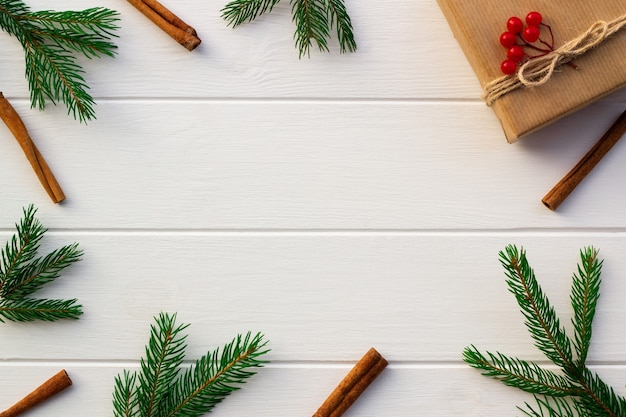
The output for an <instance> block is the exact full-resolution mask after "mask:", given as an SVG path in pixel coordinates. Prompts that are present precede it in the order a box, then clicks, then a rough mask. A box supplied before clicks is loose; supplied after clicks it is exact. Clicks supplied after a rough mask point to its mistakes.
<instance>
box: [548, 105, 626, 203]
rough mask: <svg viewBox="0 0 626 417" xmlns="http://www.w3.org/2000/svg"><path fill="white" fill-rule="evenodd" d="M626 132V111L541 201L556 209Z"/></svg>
mask: <svg viewBox="0 0 626 417" xmlns="http://www.w3.org/2000/svg"><path fill="white" fill-rule="evenodd" d="M624 134H626V111H624V112H623V113H622V115H621V116H620V117H618V119H617V120H616V121H615V123H613V125H612V126H611V127H610V128H609V130H607V131H606V133H605V134H604V135H603V136H602V137H601V138H600V140H598V142H597V143H596V144H595V145H594V146H593V148H591V149H590V150H589V152H587V154H586V155H585V156H584V157H583V158H582V159H581V160H580V161H579V162H578V164H576V166H575V167H574V168H572V170H571V171H570V172H568V173H567V175H565V176H564V177H563V178H562V179H561V181H559V182H558V183H557V184H556V185H555V186H554V187H553V188H552V189H551V190H550V191H549V192H548V194H546V195H545V196H544V197H543V199H542V200H541V202H542V203H543V204H544V205H545V206H546V207H548V208H549V209H550V210H553V211H554V210H556V209H557V208H558V207H559V205H560V204H561V203H562V202H563V201H565V199H566V198H567V197H568V196H569V195H570V193H571V192H572V191H574V189H575V188H576V187H577V186H578V184H580V183H581V182H582V180H583V179H585V177H586V176H587V174H589V173H590V172H591V170H592V169H593V168H594V167H595V166H596V165H597V164H598V162H600V160H601V159H602V158H603V157H604V155H606V154H607V153H608V152H609V151H610V150H611V148H612V147H613V145H615V144H616V143H617V141H618V140H620V138H621V137H622V136H624Z"/></svg>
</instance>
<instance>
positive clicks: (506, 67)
mask: <svg viewBox="0 0 626 417" xmlns="http://www.w3.org/2000/svg"><path fill="white" fill-rule="evenodd" d="M500 69H501V70H502V72H503V73H505V74H506V75H511V74H515V71H517V62H515V61H513V60H512V59H505V60H504V61H502V64H500Z"/></svg>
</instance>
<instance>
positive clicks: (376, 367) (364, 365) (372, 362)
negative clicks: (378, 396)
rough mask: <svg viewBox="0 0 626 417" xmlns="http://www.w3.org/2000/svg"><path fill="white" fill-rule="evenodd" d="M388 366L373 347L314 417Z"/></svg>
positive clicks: (332, 414)
mask: <svg viewBox="0 0 626 417" xmlns="http://www.w3.org/2000/svg"><path fill="white" fill-rule="evenodd" d="M386 367H387V360H386V359H385V358H383V357H382V356H381V355H380V353H378V352H377V351H376V349H374V348H371V349H370V350H369V351H368V352H367V353H366V354H365V355H364V356H363V357H362V358H361V359H360V360H359V361H358V362H357V363H356V365H354V367H353V368H352V369H351V370H350V372H349V373H348V374H347V375H346V376H345V377H344V379H343V380H342V381H341V382H340V383H339V385H337V388H335V389H334V390H333V392H332V393H331V394H330V396H329V397H328V398H327V399H326V401H324V403H323V404H322V405H321V406H320V408H319V409H318V410H317V411H316V412H315V414H313V417H340V416H341V415H343V413H345V412H346V410H348V408H350V406H351V405H352V404H354V402H355V401H356V400H357V398H359V396H360V395H361V394H362V393H363V392H364V391H365V389H366V388H367V387H368V386H369V385H370V384H371V383H372V382H373V381H374V380H375V379H376V377H377V376H378V375H380V373H381V372H382V371H383V370H384V369H385V368H386ZM0 417H1V416H0Z"/></svg>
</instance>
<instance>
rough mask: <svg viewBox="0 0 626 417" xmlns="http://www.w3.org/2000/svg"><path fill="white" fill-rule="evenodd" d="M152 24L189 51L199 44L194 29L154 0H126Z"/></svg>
mask: <svg viewBox="0 0 626 417" xmlns="http://www.w3.org/2000/svg"><path fill="white" fill-rule="evenodd" d="M128 2H129V3H130V4H132V5H133V6H135V8H136V9H137V10H139V11H140V12H141V13H143V14H144V15H145V16H146V17H147V18H148V19H150V20H152V22H153V23H154V24H156V25H157V26H158V27H160V28H161V29H162V30H163V31H164V32H165V33H167V34H168V35H170V36H171V37H172V38H173V39H174V40H176V42H178V43H180V44H181V45H182V46H184V47H185V48H187V49H188V50H190V51H193V50H194V49H195V48H196V47H197V46H198V45H200V42H202V41H201V40H200V38H198V34H197V33H196V30H195V29H194V28H192V27H191V26H189V25H188V24H187V23H185V22H183V20H182V19H180V18H179V17H178V16H176V15H175V14H174V13H172V12H171V11H170V10H168V9H167V8H166V7H165V6H163V5H162V4H161V3H159V2H158V1H156V0H128Z"/></svg>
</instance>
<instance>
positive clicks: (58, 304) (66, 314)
mask: <svg viewBox="0 0 626 417" xmlns="http://www.w3.org/2000/svg"><path fill="white" fill-rule="evenodd" d="M81 314H83V312H82V306H81V305H80V304H78V300H76V299H72V300H48V299H33V298H23V299H20V300H15V299H10V300H3V301H2V302H0V316H2V317H0V322H4V320H3V319H2V318H4V319H6V320H9V321H21V322H24V321H35V320H39V321H57V320H61V319H77V318H78V317H79V316H80V315H81Z"/></svg>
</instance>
